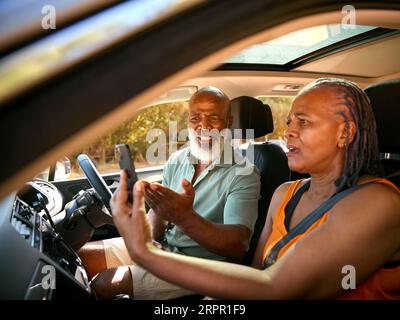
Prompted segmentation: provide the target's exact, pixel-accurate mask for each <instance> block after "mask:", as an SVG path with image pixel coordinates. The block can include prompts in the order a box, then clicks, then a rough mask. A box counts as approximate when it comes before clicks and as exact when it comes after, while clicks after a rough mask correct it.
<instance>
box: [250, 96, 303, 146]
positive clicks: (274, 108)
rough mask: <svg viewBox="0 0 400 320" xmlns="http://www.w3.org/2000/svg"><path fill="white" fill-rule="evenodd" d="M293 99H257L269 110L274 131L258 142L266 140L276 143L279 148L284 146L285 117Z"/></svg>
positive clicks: (262, 97)
mask: <svg viewBox="0 0 400 320" xmlns="http://www.w3.org/2000/svg"><path fill="white" fill-rule="evenodd" d="M294 98H295V97H267V96H259V97H257V99H259V100H261V101H262V102H263V103H264V104H267V105H269V106H270V108H271V112H272V118H273V121H274V131H273V132H272V133H270V134H268V135H267V136H265V137H262V138H261V139H260V140H261V141H264V140H268V141H271V142H274V143H277V144H279V145H281V146H283V147H284V146H285V143H284V133H285V130H286V128H287V125H286V122H287V115H288V113H289V111H290V108H291V107H292V103H293V100H294Z"/></svg>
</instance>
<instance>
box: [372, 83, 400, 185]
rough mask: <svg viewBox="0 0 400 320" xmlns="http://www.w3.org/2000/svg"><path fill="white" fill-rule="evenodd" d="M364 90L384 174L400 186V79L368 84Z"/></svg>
mask: <svg viewBox="0 0 400 320" xmlns="http://www.w3.org/2000/svg"><path fill="white" fill-rule="evenodd" d="M365 92H366V93H367V95H368V97H369V99H370V101H371V105H372V109H373V110H374V114H375V119H376V126H377V133H378V144H379V152H380V158H381V162H382V166H383V169H384V176H385V178H387V179H389V180H390V181H392V182H393V183H394V184H395V185H396V186H397V187H400V135H399V130H400V126H399V124H400V122H399V120H400V108H399V101H400V79H396V80H388V81H383V82H380V83H377V84H373V85H370V86H369V87H367V88H366V89H365Z"/></svg>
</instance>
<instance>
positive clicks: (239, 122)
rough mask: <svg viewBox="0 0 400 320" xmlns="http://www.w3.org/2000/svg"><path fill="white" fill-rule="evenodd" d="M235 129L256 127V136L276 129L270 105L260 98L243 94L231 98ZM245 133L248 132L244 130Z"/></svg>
mask: <svg viewBox="0 0 400 320" xmlns="http://www.w3.org/2000/svg"><path fill="white" fill-rule="evenodd" d="M231 114H232V116H233V123H232V130H233V129H242V130H246V129H254V138H258V137H262V136H265V135H266V134H268V133H271V132H272V131H274V124H273V121H272V113H271V109H270V107H269V105H267V104H263V103H262V102H261V101H260V100H258V99H256V98H253V97H248V96H241V97H237V98H235V99H232V100H231ZM243 134H246V132H245V131H244V133H243Z"/></svg>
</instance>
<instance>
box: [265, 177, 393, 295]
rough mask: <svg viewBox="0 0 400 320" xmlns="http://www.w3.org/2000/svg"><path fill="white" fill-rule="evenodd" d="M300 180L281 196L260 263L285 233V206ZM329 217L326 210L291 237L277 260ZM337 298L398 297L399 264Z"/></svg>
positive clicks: (382, 180)
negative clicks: (302, 231) (299, 232)
mask: <svg viewBox="0 0 400 320" xmlns="http://www.w3.org/2000/svg"><path fill="white" fill-rule="evenodd" d="M301 181H302V180H297V181H295V182H294V183H292V184H291V186H290V187H289V189H288V191H287V192H286V194H285V197H284V198H283V201H282V203H281V205H280V206H279V208H278V210H277V212H276V214H275V216H274V219H273V223H272V232H271V234H270V236H269V238H268V240H267V242H266V244H265V246H264V250H263V255H262V264H264V261H265V259H266V257H267V256H268V254H269V252H270V251H271V249H272V248H273V247H274V246H275V244H276V243H277V242H278V241H280V240H281V239H282V238H283V237H284V236H285V235H286V234H287V230H286V227H285V208H286V205H287V203H288V202H289V200H290V199H291V198H292V197H293V195H294V193H295V190H296V189H297V187H298V185H299V184H300V183H301ZM371 182H374V183H382V184H386V185H390V186H391V187H393V188H395V189H396V190H397V191H398V192H399V193H400V189H398V188H397V187H396V186H395V185H394V184H392V183H391V182H390V181H388V180H386V179H381V178H377V179H374V180H372V181H371ZM328 217H329V211H327V212H326V213H325V214H324V215H323V216H322V217H321V218H319V219H318V220H317V221H315V222H314V223H313V224H312V225H311V226H310V227H309V228H308V229H307V231H306V232H304V233H303V234H300V235H298V236H296V237H294V238H293V239H291V240H290V241H289V242H288V243H287V244H286V245H285V246H284V247H283V248H282V249H281V250H280V252H279V254H278V256H277V260H279V258H280V257H281V256H282V255H284V254H285V252H286V251H287V250H288V249H289V248H290V247H291V246H292V245H293V244H294V243H296V242H297V241H298V240H300V239H301V238H303V237H305V236H307V234H308V233H310V232H311V231H312V230H314V229H315V228H318V226H320V225H321V224H322V223H324V222H325V221H326V219H328ZM337 299H400V266H398V267H396V268H390V269H388V268H381V269H379V270H377V271H376V272H375V273H373V274H372V275H371V276H370V277H369V278H368V279H367V280H365V281H364V282H363V283H360V284H359V285H357V288H356V289H354V290H349V291H348V292H345V293H344V294H341V295H340V296H338V297H337Z"/></svg>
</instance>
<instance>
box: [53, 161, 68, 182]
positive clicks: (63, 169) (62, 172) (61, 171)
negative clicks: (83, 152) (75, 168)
mask: <svg viewBox="0 0 400 320" xmlns="http://www.w3.org/2000/svg"><path fill="white" fill-rule="evenodd" d="M71 172H72V170H71V160H69V159H68V158H67V157H63V158H62V159H60V160H58V161H57V164H56V171H55V174H54V180H65V179H67V178H68V177H69V176H70V175H71Z"/></svg>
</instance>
